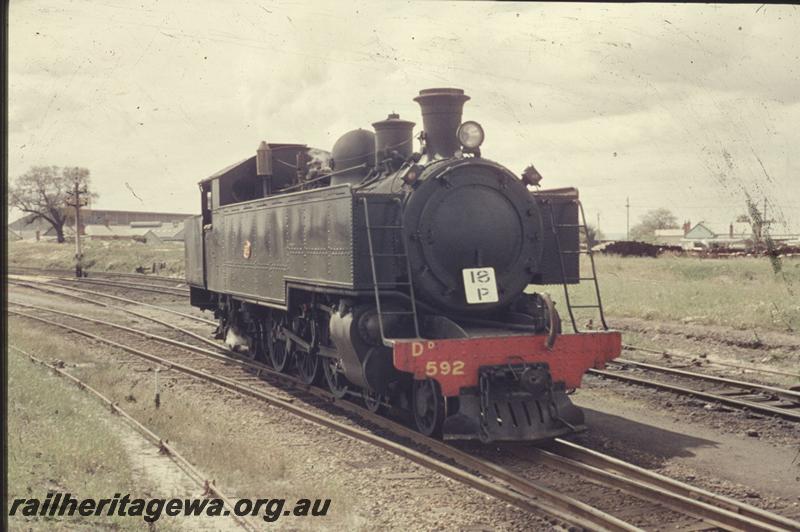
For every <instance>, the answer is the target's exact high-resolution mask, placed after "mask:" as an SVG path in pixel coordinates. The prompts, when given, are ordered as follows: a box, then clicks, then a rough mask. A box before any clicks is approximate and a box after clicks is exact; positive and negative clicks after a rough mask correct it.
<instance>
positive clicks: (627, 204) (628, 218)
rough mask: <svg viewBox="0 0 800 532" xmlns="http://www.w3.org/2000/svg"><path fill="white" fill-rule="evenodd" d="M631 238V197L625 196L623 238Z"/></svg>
mask: <svg viewBox="0 0 800 532" xmlns="http://www.w3.org/2000/svg"><path fill="white" fill-rule="evenodd" d="M630 239H631V197H630V196H628V197H627V198H625V240H630Z"/></svg>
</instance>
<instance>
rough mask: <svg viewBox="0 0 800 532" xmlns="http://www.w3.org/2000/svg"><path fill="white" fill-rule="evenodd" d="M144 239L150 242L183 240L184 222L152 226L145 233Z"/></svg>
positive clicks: (159, 242)
mask: <svg viewBox="0 0 800 532" xmlns="http://www.w3.org/2000/svg"><path fill="white" fill-rule="evenodd" d="M144 240H145V242H147V243H148V244H161V243H164V242H183V224H178V223H176V222H173V223H170V224H163V225H161V224H160V225H159V226H158V227H152V228H150V229H148V231H147V232H146V233H145V234H144Z"/></svg>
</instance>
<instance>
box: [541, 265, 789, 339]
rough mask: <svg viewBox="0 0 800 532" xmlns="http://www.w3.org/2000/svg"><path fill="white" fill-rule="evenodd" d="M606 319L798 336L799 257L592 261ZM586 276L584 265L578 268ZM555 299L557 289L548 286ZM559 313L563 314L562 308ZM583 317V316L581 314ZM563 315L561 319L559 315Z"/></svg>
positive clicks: (586, 291)
mask: <svg viewBox="0 0 800 532" xmlns="http://www.w3.org/2000/svg"><path fill="white" fill-rule="evenodd" d="M595 261H596V265H597V274H598V278H599V281H600V290H601V295H602V298H603V305H604V308H605V311H606V313H607V314H608V315H609V316H612V317H632V318H641V319H646V320H659V321H674V322H684V323H696V324H703V325H724V326H729V327H733V328H736V329H741V330H753V329H756V330H772V331H783V332H797V331H800V258H798V257H791V258H783V259H781V264H780V268H781V269H780V271H779V272H777V273H776V272H775V270H774V269H773V265H772V263H771V262H770V260H769V259H768V258H758V257H736V258H728V259H700V258H694V257H678V256H664V257H660V258H657V259H653V258H645V257H613V256H604V255H597V256H595ZM583 267H584V268H583V269H584V274H588V265H587V264H584V265H583ZM548 288H549V289H550V291H551V293H552V294H553V296H554V298H556V299H557V300H561V299H563V291H562V290H561V289H560V287H548ZM573 294H574V297H573V298H572V299H573V303H574V304H580V303H586V302H590V303H593V302H594V293H593V287H592V286H591V283H584V284H582V285H581V286H580V287H576V288H574V289H571V290H570V296H571V297H572V295H573ZM560 308H561V309H562V310H561V313H562V314H565V311H564V310H563V309H564V305H563V303H562V304H561V305H560ZM583 316H584V318H583V319H587V318H586V317H587V315H586V314H585V313H584V314H583ZM562 317H564V318H565V317H566V316H562Z"/></svg>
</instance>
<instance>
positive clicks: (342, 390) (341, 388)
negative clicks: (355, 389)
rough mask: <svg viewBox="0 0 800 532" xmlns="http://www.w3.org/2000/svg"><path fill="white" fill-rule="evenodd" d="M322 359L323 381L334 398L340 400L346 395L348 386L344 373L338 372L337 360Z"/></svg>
mask: <svg viewBox="0 0 800 532" xmlns="http://www.w3.org/2000/svg"><path fill="white" fill-rule="evenodd" d="M322 358H323V360H322V371H323V373H325V381H326V382H327V383H328V388H329V389H330V390H331V393H332V394H333V396H334V397H336V398H337V399H341V398H342V397H344V396H345V395H347V391H348V385H347V379H346V378H345V376H344V373H342V372H341V371H340V370H339V360H338V359H336V358H328V357H322Z"/></svg>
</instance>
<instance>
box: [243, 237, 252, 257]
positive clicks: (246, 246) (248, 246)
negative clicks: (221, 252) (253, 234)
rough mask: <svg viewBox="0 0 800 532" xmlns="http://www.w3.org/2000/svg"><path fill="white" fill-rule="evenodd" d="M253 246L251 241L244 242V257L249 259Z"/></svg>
mask: <svg viewBox="0 0 800 532" xmlns="http://www.w3.org/2000/svg"><path fill="white" fill-rule="evenodd" d="M252 248H253V245H252V244H250V241H249V240H245V241H244V245H243V246H242V257H244V258H246V259H249V258H250V252H251V251H252Z"/></svg>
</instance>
